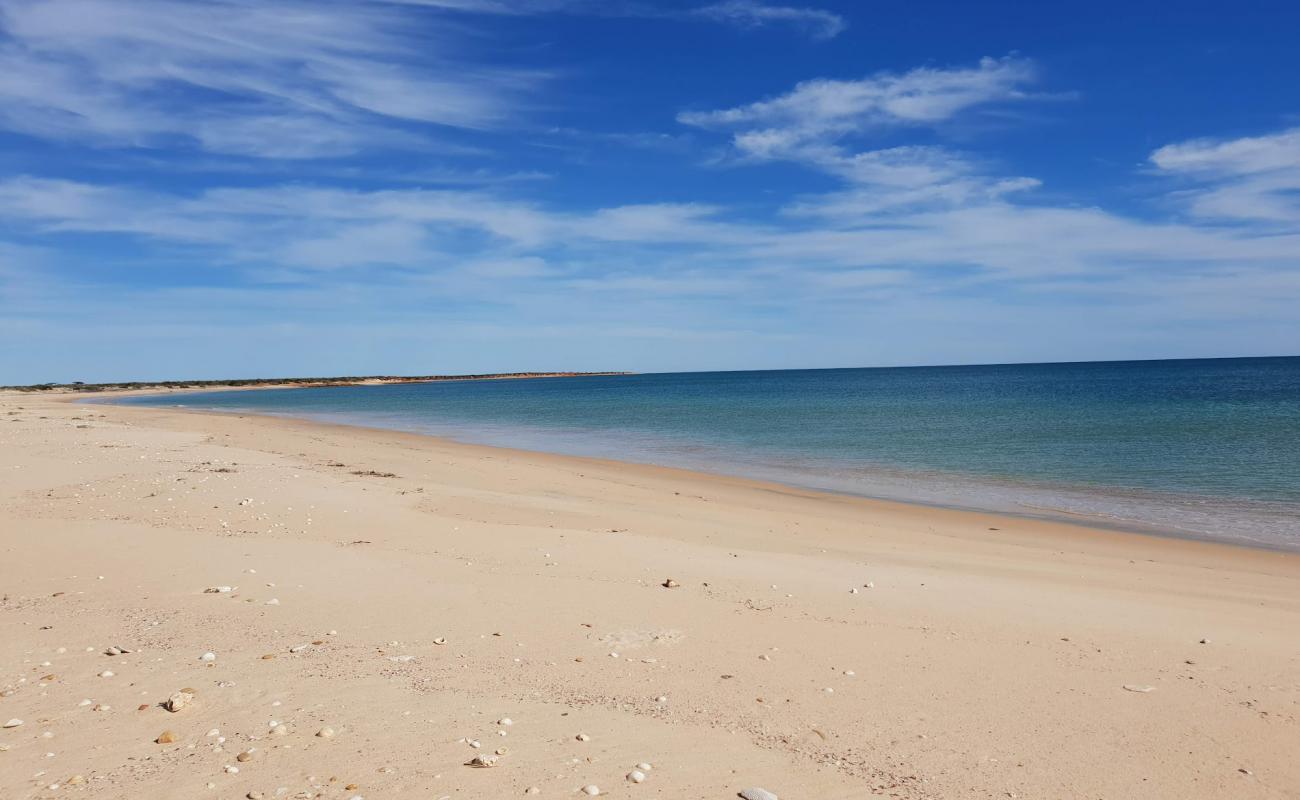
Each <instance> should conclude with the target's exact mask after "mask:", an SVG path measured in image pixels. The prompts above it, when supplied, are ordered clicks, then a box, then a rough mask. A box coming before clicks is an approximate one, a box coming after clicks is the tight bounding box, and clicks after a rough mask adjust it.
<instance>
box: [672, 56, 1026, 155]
mask: <svg viewBox="0 0 1300 800" xmlns="http://www.w3.org/2000/svg"><path fill="white" fill-rule="evenodd" d="M1034 78H1035V69H1034V65H1033V63H1032V62H1030V61H1028V60H1026V59H1021V58H1015V57H1011V56H1008V57H1006V58H985V59H982V60H981V61H980V62H979V63H978V64H977V65H976V66H974V67H954V68H947V69H943V68H933V67H921V68H918V69H914V70H911V71H908V72H904V73H888V72H886V73H878V74H876V75H871V76H869V77H866V78H861V79H859V80H832V79H826V78H820V79H817V80H810V81H805V82H803V83H800V84H799V85H797V86H795V87H794V89H792V90H791V91H789V92H786V93H785V94H782V95H778V96H777V97H773V98H771V99H768V100H760V101H758V102H754V103H749V104H746V105H741V106H735V107H733V108H726V109H720V110H716V111H685V112H682V113H680V114H678V117H677V118H678V120H679V121H680V122H682V123H685V124H687V125H693V126H696V127H700V128H711V129H715V130H730V131H734V132H735V142H736V146H737V147H738V148H739V149H741V150H742V151H744V152H746V153H749V154H751V155H755V156H759V157H772V156H774V155H779V154H784V153H789V152H792V151H793V150H795V149H797V148H801V147H811V146H818V145H825V144H828V143H831V142H834V141H835V140H837V139H839V138H841V137H843V136H847V135H850V134H854V133H861V132H864V131H868V130H870V129H873V128H879V127H887V126H889V127H894V126H926V125H935V124H938V123H941V122H945V121H947V120H949V119H951V118H952V117H954V116H955V115H957V114H959V113H961V112H965V111H969V110H971V109H973V108H976V107H978V106H982V105H988V104H992V103H1005V102H1010V101H1017V100H1023V99H1025V98H1026V97H1027V96H1028V95H1027V93H1026V90H1025V87H1026V86H1027V85H1028V84H1030V83H1032V82H1033V80H1034Z"/></svg>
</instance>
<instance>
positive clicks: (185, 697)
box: [163, 692, 194, 714]
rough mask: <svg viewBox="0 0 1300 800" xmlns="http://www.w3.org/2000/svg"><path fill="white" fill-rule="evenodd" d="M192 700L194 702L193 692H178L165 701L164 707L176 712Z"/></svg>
mask: <svg viewBox="0 0 1300 800" xmlns="http://www.w3.org/2000/svg"><path fill="white" fill-rule="evenodd" d="M192 702H194V695H193V694H191V693H189V692H176V693H175V694H173V695H172V696H171V697H169V698H167V702H166V703H163V707H164V708H166V709H167V710H168V711H170V712H172V713H173V714H174V713H176V712H177V711H180V710H181V709H182V708H185V706H187V705H189V704H190V703H192Z"/></svg>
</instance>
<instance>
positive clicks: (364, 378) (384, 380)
mask: <svg viewBox="0 0 1300 800" xmlns="http://www.w3.org/2000/svg"><path fill="white" fill-rule="evenodd" d="M631 374H633V373H631V372H492V373H484V374H481V375H359V376H339V377H334V378H231V379H225V380H202V381H198V380H193V381H186V380H176V381H120V382H114V383H85V382H83V381H73V382H71V383H36V384H31V385H28V386H0V391H17V392H54V391H62V392H69V391H71V392H129V391H139V390H141V389H221V388H227V387H228V388H232V389H236V388H245V387H254V386H255V387H264V388H270V387H275V386H282V387H292V388H301V387H309V386H375V385H381V384H388V383H431V382H433V381H490V380H503V379H508V378H582V377H591V376H596V375H631Z"/></svg>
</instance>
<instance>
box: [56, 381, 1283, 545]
mask: <svg viewBox="0 0 1300 800" xmlns="http://www.w3.org/2000/svg"><path fill="white" fill-rule="evenodd" d="M349 385H355V386H362V385H365V384H349ZM296 388H303V389H305V388H313V387H310V386H294V385H283V386H241V387H233V388H230V389H221V390H217V391H257V390H263V389H296ZM212 391H213V390H212V389H207V388H177V389H169V390H166V391H161V392H160V391H157V390H153V389H142V390H134V391H129V392H126V393H119V392H111V393H109V392H104V393H98V394H96V395H91V396H87V395H84V394H77V395H74V396H73V397H71V398H69V400H71V401H73V402H84V403H87V404H107V405H112V404H113V400H114V399H116V398H118V397H123V396H137V397H168V396H171V395H174V394H176V395H180V394H206V393H210V392H212ZM125 407H126V408H154V409H158V408H166V409H169V410H172V411H176V412H178V413H192V414H215V415H227V416H235V417H261V418H266V419H276V420H295V421H300V422H304V423H308V424H312V425H322V426H326V427H341V428H349V429H355V430H369V431H383V432H392V433H404V434H408V435H411V436H418V437H425V438H428V439H430V440H433V441H436V442H439V443H443V444H449V445H458V446H464V447H469V448H490V449H493V450H499V451H503V452H507V453H513V454H538V455H547V456H552V457H555V458H560V459H576V460H580V461H592V462H599V463H605V464H607V465H626V466H631V467H649V468H656V469H665V470H673V471H676V472H680V473H683V474H684V476H685V477H688V478H689V477H690V476H699V477H701V478H725V479H734V480H741V481H748V482H751V483H753V484H755V485H756V486H767V487H780V488H784V489H791V490H798V491H802V492H809V493H812V494H814V495H826V496H831V497H847V498H855V499H859V500H863V501H867V502H872V503H885V504H891V505H899V506H903V507H916V508H919V509H932V510H938V511H952V512H958V513H969V514H981V515H985V516H988V517H991V518H994V519H998V518H1006V519H1020V520H1028V521H1039V522H1047V523H1055V524H1062V525H1069V526H1072V527H1078V528H1082V529H1084V530H1088V531H1106V532H1110V533H1121V534H1126V535H1131V536H1139V537H1144V538H1155V539H1158V540H1163V541H1190V542H1200V543H1204V544H1213V545H1220V546H1224V547H1232V548H1244V549H1248V550H1263V551H1267V552H1277V553H1287V554H1292V555H1296V554H1300V546H1292V547H1288V546H1287V545H1285V544H1280V543H1271V542H1261V541H1253V540H1244V539H1231V538H1228V537H1216V536H1214V535H1212V534H1208V533H1202V532H1200V531H1195V530H1186V529H1177V528H1170V527H1163V526H1161V525H1159V524H1157V523H1145V522H1142V521H1140V520H1127V519H1117V518H1113V517H1105V516H1102V515H1099V514H1091V513H1088V512H1075V511H1069V510H1067V509H1059V508H1047V507H1044V508H1041V509H1040V510H1039V512H1038V513H1035V512H1034V511H1032V510H1025V511H1016V510H1009V509H982V508H978V507H974V506H966V505H962V504H960V503H957V502H951V503H949V502H943V501H930V500H926V499H900V498H892V497H886V496H879V495H873V494H868V493H865V492H857V491H852V490H839V489H834V488H826V487H819V486H813V485H809V484H802V483H797V482H795V481H785V480H781V479H779V478H775V479H774V478H766V477H760V476H754V475H746V474H744V472H743V470H739V469H738V470H735V471H728V470H725V469H717V470H715V469H709V468H701V467H693V466H674V465H665V464H655V463H652V462H646V461H627V460H622V459H617V458H606V457H602V456H593V455H578V454H570V453H562V452H555V451H549V450H533V449H528V448H518V447H510V446H505V445H497V444H488V443H482V442H472V441H465V440H461V439H458V438H455V437H452V436H440V435H437V434H431V433H423V432H419V431H412V430H407V429H402V428H395V427H393V428H389V427H381V426H372V425H365V424H359V423H351V422H339V421H333V420H322V419H317V418H313V417H307V416H296V415H293V414H283V415H281V414H272V413H263V412H259V411H247V410H229V411H227V410H223V409H216V408H200V407H193V406H185V405H177V406H169V407H159V406H125ZM1026 508H1032V507H1030V506H1026Z"/></svg>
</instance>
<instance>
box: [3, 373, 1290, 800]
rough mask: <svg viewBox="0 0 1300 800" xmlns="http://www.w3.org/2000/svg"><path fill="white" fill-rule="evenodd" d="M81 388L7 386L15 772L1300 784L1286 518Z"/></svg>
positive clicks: (151, 791)
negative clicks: (624, 459) (1007, 492)
mask: <svg viewBox="0 0 1300 800" xmlns="http://www.w3.org/2000/svg"><path fill="white" fill-rule="evenodd" d="M76 399H78V398H75V397H73V396H71V395H34V394H18V393H13V394H4V395H0V595H2V597H0V690H2V691H0V693H2V695H3V696H0V724H4V725H5V727H4V728H3V729H0V797H3V798H61V797H94V798H205V797H211V798H223V799H224V798H244V797H248V798H259V797H260V798H276V797H283V798H314V797H321V798H343V799H344V800H347V799H348V798H355V797H362V798H367V799H368V800H377V799H378V798H421V799H424V798H434V799H437V798H453V799H454V800H461V798H466V799H469V798H505V797H515V796H538V797H552V798H568V797H578V796H588V795H590V794H592V793H598V794H599V796H609V797H618V798H651V797H656V798H734V797H737V796H738V794H739V793H741V792H748V791H749V790H751V789H756V788H761V789H763V790H766V791H767V792H770V793H771V794H772V795H775V796H777V797H779V798H782V800H811V799H812V798H817V799H818V800H831V799H832V798H845V799H847V798H863V797H874V796H881V797H895V798H1107V799H1109V800H1121V799H1123V798H1292V797H1300V759H1297V757H1296V753H1297V743H1298V742H1300V720H1298V719H1297V716H1298V714H1300V636H1298V635H1297V632H1300V556H1297V555H1295V554H1291V553H1285V552H1274V551H1268V550H1254V549H1247V548H1238V547H1231V546H1227V545H1219V544H1212V543H1206V542H1195V541H1182V540H1177V539H1168V538H1158V537H1151V536H1142V535H1136V534H1128V533H1120V532H1115V531H1107V530H1099V529H1090V528H1087V527H1084V526H1079V525H1067V524H1059V523H1052V522H1043V521H1035V520H1028V519H1020V518H1011V517H1002V516H996V515H988V514H976V513H967V512H960V511H951V510H944V509H936V508H928V507H922V506H914V505H905V504H894V503H886V502H877V501H869V500H863V499H858V498H853V497H846V496H837V495H831V494H822V493H817V492H811V491H803V490H798V489H792V488H789V487H784V486H780V485H776V484H765V483H761V482H755V481H747V480H741V479H735V478H727V477H718V476H712V475H705V474H701V473H694V472H688V471H683V470H672V469H664V468H656V467H648V466H638V465H630V464H623V463H617V462H612V461H602V460H596V459H582V458H570V457H561V456H554V455H546V454H539V453H530V452H523V451H515V450H508V449H502V448H490V447H480V446H471V445H464V444H457V443H451V442H447V441H443V440H439V439H435V438H430V437H425V436H419V435H414V434H404V433H395V432H391V431H378V430H369V429H363V428H352V427H346V426H330V425H324V424H318V423H312V422H304V421H296V420H289V419H278V418H270V417H257V416H251V415H223V414H210V413H209V414H205V413H199V412H192V411H179V410H169V409H156V408H138V407H118V406H112V405H97V404H84V403H77V402H74V400H76ZM169 705H170V706H171V707H173V708H175V710H169V707H168V706H169ZM476 758H478V759H479V763H480V764H484V765H486V766H478V767H476V766H471V765H469V762H472V761H474V760H475V759H476ZM584 792H586V794H584ZM751 796H754V797H761V796H764V795H757V794H753V793H751Z"/></svg>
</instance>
